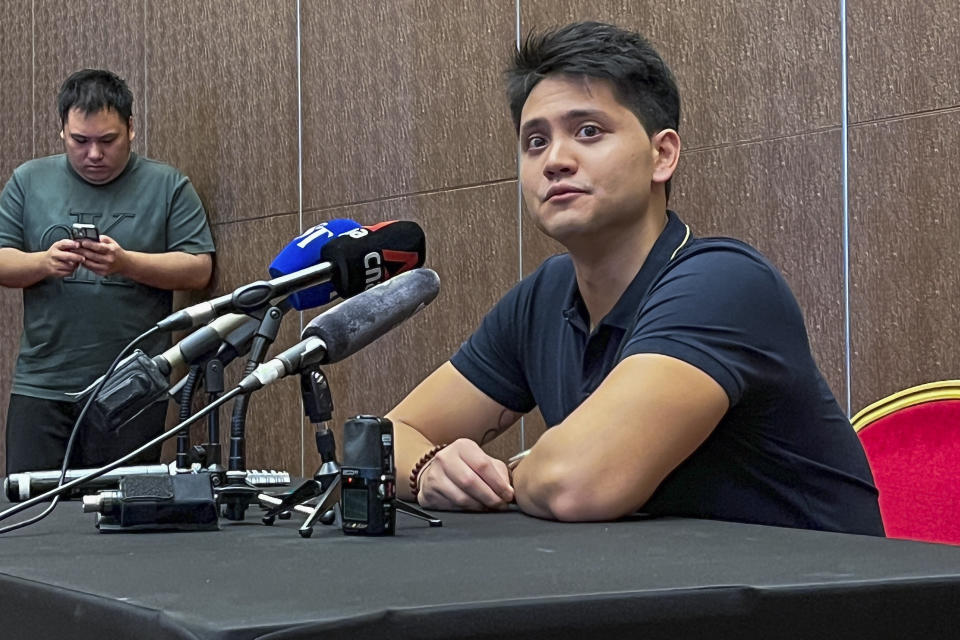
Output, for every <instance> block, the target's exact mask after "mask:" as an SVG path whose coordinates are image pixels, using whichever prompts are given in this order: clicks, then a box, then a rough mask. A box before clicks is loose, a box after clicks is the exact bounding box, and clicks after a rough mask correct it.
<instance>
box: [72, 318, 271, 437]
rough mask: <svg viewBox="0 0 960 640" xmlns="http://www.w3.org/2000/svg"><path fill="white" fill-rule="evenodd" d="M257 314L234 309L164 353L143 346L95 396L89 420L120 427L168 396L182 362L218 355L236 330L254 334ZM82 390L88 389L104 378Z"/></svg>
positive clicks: (104, 429) (110, 427)
mask: <svg viewBox="0 0 960 640" xmlns="http://www.w3.org/2000/svg"><path fill="white" fill-rule="evenodd" d="M259 324H260V322H259V320H257V319H256V318H249V317H247V316H244V315H240V314H236V313H230V314H227V315H224V316H221V317H219V318H217V319H215V320H214V321H213V322H211V323H210V324H208V325H206V326H203V327H200V328H199V329H197V330H196V331H194V332H193V333H191V334H190V335H188V336H187V337H186V338H184V339H183V340H181V341H180V342H178V343H177V344H175V345H173V346H172V347H170V348H169V349H167V350H166V351H164V352H163V353H162V354H160V355H158V356H154V357H153V358H150V357H148V356H147V355H146V354H144V353H143V352H142V351H140V350H139V349H138V350H136V351H134V352H133V353H132V354H131V355H130V356H128V357H127V358H125V359H124V360H123V361H122V362H121V363H120V364H119V365H117V368H116V370H115V371H114V372H113V374H112V375H111V376H110V378H109V379H108V380H107V381H106V383H105V384H104V385H103V387H102V388H101V389H100V392H99V393H97V395H96V397H94V399H93V402H92V403H91V404H90V408H89V409H88V410H87V411H88V413H87V419H86V421H87V424H90V425H92V426H94V427H95V428H97V429H99V430H100V431H102V432H104V433H110V432H112V431H115V430H117V429H119V428H120V427H121V426H122V425H124V424H125V423H126V422H127V421H128V420H130V419H131V418H133V417H134V416H135V415H137V414H138V413H139V412H140V411H142V410H143V409H145V408H146V407H148V406H150V405H151V404H153V403H154V402H158V401H160V400H161V399H163V398H164V394H165V393H166V392H167V390H168V389H169V388H170V383H169V381H168V380H167V376H169V375H170V372H171V371H172V370H173V369H174V368H175V367H178V366H180V365H189V364H193V363H194V362H199V361H202V360H204V359H207V358H210V357H211V356H213V355H215V354H216V353H217V352H218V350H219V349H220V346H221V343H223V342H224V341H226V340H227V339H228V338H230V339H233V337H234V336H235V335H236V334H252V333H253V332H254V331H256V329H257V327H258V326H259ZM102 377H103V376H101V377H100V378H98V379H97V380H95V381H94V382H93V384H91V385H90V386H89V387H87V388H86V389H85V390H84V391H82V392H81V393H80V394H78V395H80V396H82V395H84V394H86V393H88V392H89V391H90V390H91V389H92V388H94V387H95V386H96V385H97V384H98V383H99V382H100V380H101V379H102Z"/></svg>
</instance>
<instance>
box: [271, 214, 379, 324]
mask: <svg viewBox="0 0 960 640" xmlns="http://www.w3.org/2000/svg"><path fill="white" fill-rule="evenodd" d="M359 228H360V223H359V222H354V221H353V220H349V219H347V218H337V219H334V220H328V221H327V222H322V223H320V224H318V225H317V226H315V227H311V228H310V229H307V230H306V231H305V232H303V233H301V234H300V235H299V236H297V237H296V238H294V239H293V240H292V241H291V242H290V244H288V245H287V246H286V247H284V248H283V250H282V251H281V252H280V253H278V254H277V257H276V258H274V259H273V262H271V263H270V276H271V277H273V278H278V277H280V276H285V275H289V274H291V273H293V272H295V271H300V270H301V269H306V268H307V267H312V266H313V265H315V264H317V263H319V262H321V261H322V260H323V257H322V255H321V251H322V249H323V247H324V245H326V244H327V243H328V242H330V241H331V240H333V239H334V238H336V237H337V236H339V235H340V234H343V233H347V232H349V231H353V230H354V229H359ZM336 297H337V292H336V289H335V287H334V286H333V284H332V283H330V282H324V283H322V284H318V285H315V286H312V287H310V288H308V289H303V290H302V291H297V292H296V293H292V294H290V295H289V296H288V297H287V300H288V301H289V302H290V304H291V306H293V308H294V309H296V310H297V311H303V310H304V309H312V308H314V307H321V306H323V305H325V304H327V303H329V302H330V301H331V300H333V299H334V298H336Z"/></svg>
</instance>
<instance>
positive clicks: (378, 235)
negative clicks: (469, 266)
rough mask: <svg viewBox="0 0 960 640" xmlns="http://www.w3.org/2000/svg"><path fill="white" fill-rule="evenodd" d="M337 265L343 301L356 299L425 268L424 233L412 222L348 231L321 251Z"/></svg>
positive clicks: (336, 282)
mask: <svg viewBox="0 0 960 640" xmlns="http://www.w3.org/2000/svg"><path fill="white" fill-rule="evenodd" d="M320 253H321V257H322V258H323V260H324V261H327V262H331V263H333V265H334V276H333V279H332V280H331V282H333V285H334V288H335V289H336V291H337V294H339V296H340V297H341V298H349V297H351V296H355V295H356V294H358V293H360V292H361V291H363V290H365V289H369V288H370V287H372V286H374V285H376V284H378V283H380V282H383V281H385V280H388V279H390V278H393V277H394V276H396V275H398V274H400V273H404V272H405V271H410V270H411V269H416V268H418V267H422V266H423V263H424V260H425V259H426V254H427V249H426V238H425V237H424V235H423V229H421V228H420V225H418V224H417V223H416V222H412V221H410V220H391V221H389V222H381V223H380V224H376V225H371V226H367V227H363V228H361V229H355V230H353V231H349V232H347V233H345V234H343V235H340V236H338V237H336V238H333V239H332V240H330V242H328V243H326V244H324V245H323V246H322V247H321V249H320Z"/></svg>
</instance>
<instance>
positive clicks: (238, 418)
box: [215, 299, 291, 520]
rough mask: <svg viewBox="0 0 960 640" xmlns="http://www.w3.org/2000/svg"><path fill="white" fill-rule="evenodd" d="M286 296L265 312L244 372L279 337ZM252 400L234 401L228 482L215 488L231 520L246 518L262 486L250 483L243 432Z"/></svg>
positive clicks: (243, 397) (240, 398)
mask: <svg viewBox="0 0 960 640" xmlns="http://www.w3.org/2000/svg"><path fill="white" fill-rule="evenodd" d="M290 308H291V307H290V305H289V303H287V301H286V299H284V300H283V301H281V302H279V303H278V304H277V305H274V306H271V307H269V308H268V309H266V310H265V311H264V312H263V316H262V317H261V319H260V326H259V327H258V328H257V332H256V335H255V336H254V338H253V342H252V343H251V345H250V355H249V357H248V358H247V364H246V366H245V368H244V372H243V375H244V376H247V375H249V374H250V373H252V372H253V370H254V369H256V368H257V366H259V365H260V364H261V363H263V361H264V360H265V359H266V357H267V351H269V349H270V345H272V344H273V343H274V341H275V340H276V339H277V334H278V333H279V332H280V321H281V320H283V316H284V314H285V313H286V312H287V311H289V310H290ZM249 403H250V394H249V393H244V394H241V395H240V396H238V397H237V399H236V400H234V402H233V412H232V415H231V418H230V455H229V458H228V459H227V472H226V485H225V486H223V487H221V488H219V489H215V491H217V495H218V499H219V501H220V504H222V505H223V517H224V518H226V519H228V520H243V518H244V513H245V512H246V510H247V507H248V506H249V505H250V503H252V502H255V501H256V499H257V493H258V492H259V489H257V488H256V487H254V486H253V485H252V484H250V483H249V482H247V480H246V476H247V471H246V451H245V440H244V434H245V431H246V420H247V408H248V406H249Z"/></svg>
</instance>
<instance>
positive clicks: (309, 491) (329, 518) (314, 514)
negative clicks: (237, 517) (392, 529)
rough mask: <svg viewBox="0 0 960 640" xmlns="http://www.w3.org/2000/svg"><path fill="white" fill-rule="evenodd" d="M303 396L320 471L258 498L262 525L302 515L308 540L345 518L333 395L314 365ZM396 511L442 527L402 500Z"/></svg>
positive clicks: (305, 376) (304, 379) (303, 381)
mask: <svg viewBox="0 0 960 640" xmlns="http://www.w3.org/2000/svg"><path fill="white" fill-rule="evenodd" d="M300 393H301V396H302V397H303V407H304V412H305V413H306V415H307V417H308V418H309V419H310V422H312V423H313V424H314V426H315V427H316V429H317V431H316V441H317V452H318V453H319V454H320V468H319V469H317V471H316V473H314V474H313V479H311V480H307V481H306V482H304V483H303V484H301V485H300V486H299V487H297V488H296V489H295V490H294V491H291V492H290V493H287V494H285V495H284V496H282V497H280V496H273V495H270V494H265V493H261V494H259V495H258V496H257V499H258V500H259V502H260V505H261V506H262V507H264V508H265V509H267V513H266V514H265V515H264V516H263V523H264V524H266V525H272V524H273V523H274V522H275V521H276V519H277V517H281V518H282V517H284V514H289V513H290V512H291V511H296V512H298V513H303V514H305V515H306V516H307V518H306V520H304V521H303V524H302V525H300V529H299V533H300V535H301V537H304V538H309V537H310V536H311V535H313V527H314V525H315V524H316V523H317V521H320V522H321V523H322V524H335V525H336V526H338V527H339V526H342V523H343V518H342V514H341V511H340V498H341V495H340V493H341V492H340V488H341V482H342V476H341V474H340V465H339V463H338V462H337V447H336V441H335V440H334V436H333V431H331V430H330V428H329V426H328V422H329V421H330V419H331V418H332V416H333V397H332V396H331V394H330V385H329V383H328V382H327V378H326V376H325V375H324V374H323V371H322V370H321V369H320V367H319V366H317V365H314V366H312V367H310V368H309V369H306V370H304V371H302V372H301V373H300ZM314 498H319V499H318V500H317V502H316V503H315V504H313V505H309V504H307V503H308V502H309V501H311V500H313V499H314ZM393 508H394V510H396V511H398V512H400V513H406V514H407V515H411V516H413V517H415V518H420V519H421V520H425V521H427V522H428V523H429V524H430V526H431V527H440V526H443V522H442V521H440V520H439V519H437V518H434V517H432V516H431V515H430V514H428V513H426V512H425V511H422V510H420V509H418V508H417V507H414V506H412V505H409V504H407V503H405V502H402V501H400V500H396V499H394V500H393Z"/></svg>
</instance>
